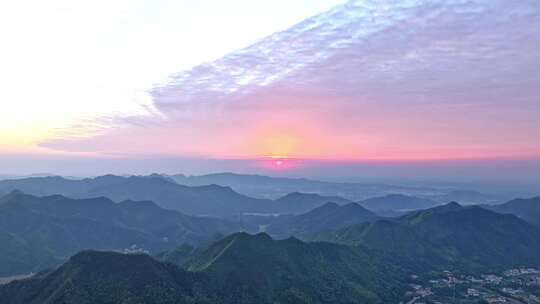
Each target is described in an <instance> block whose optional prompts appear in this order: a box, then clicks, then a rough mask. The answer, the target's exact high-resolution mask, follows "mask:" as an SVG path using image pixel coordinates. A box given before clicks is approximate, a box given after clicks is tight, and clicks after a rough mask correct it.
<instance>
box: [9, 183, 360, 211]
mask: <svg viewBox="0 0 540 304" xmlns="http://www.w3.org/2000/svg"><path fill="white" fill-rule="evenodd" d="M13 190H21V191H23V192H25V193H29V194H33V195H55V194H61V195H65V196H68V197H72V198H92V197H101V196H103V197H107V198H109V199H111V200H113V201H116V202H120V201H124V200H137V201H153V202H155V203H156V204H158V205H159V206H160V207H163V208H166V209H171V210H178V211H180V212H182V213H185V214H190V215H206V216H230V215H237V214H239V213H242V212H246V213H250V212H251V213H281V214H300V213H304V212H307V211H309V210H311V209H313V208H316V207H318V206H320V205H322V204H324V203H327V202H337V203H349V202H350V201H348V200H345V199H343V198H340V197H335V196H332V197H324V196H320V195H316V194H302V193H293V194H289V195H285V196H284V197H281V198H279V199H277V200H275V201H274V200H269V199H257V198H252V197H249V196H245V195H242V194H240V193H237V192H235V191H233V190H232V189H231V188H230V187H226V186H218V185H215V184H212V185H204V186H193V187H190V186H184V185H180V184H177V183H175V182H173V181H171V180H170V179H169V178H166V177H162V176H160V175H151V176H131V177H121V176H115V175H105V176H100V177H96V178H88V179H82V180H70V179H65V178H62V177H39V178H26V179H17V180H4V181H0V191H4V192H8V191H13Z"/></svg>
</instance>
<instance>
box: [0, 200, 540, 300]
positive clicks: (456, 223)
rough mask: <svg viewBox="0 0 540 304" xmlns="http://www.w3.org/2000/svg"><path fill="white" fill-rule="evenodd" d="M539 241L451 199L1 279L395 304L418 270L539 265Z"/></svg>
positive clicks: (6, 294)
mask: <svg viewBox="0 0 540 304" xmlns="http://www.w3.org/2000/svg"><path fill="white" fill-rule="evenodd" d="M345 207H346V206H337V205H326V206H323V207H321V208H320V210H319V211H321V210H323V209H335V208H345ZM358 207H359V206H358ZM355 208H356V207H355ZM539 239H540V228H539V227H536V226H534V225H531V224H528V223H527V222H525V221H523V220H522V219H520V218H518V217H516V216H514V215H508V214H499V213H496V212H493V211H490V210H487V209H483V208H481V207H478V206H471V207H463V206H461V205H459V204H457V203H449V204H446V205H443V206H438V207H435V208H430V209H426V210H421V211H416V212H412V213H409V214H407V215H405V216H402V217H399V218H397V219H378V220H374V221H372V222H364V223H362V224H354V225H352V226H348V227H345V228H339V229H336V230H331V231H325V232H321V233H318V234H316V235H314V236H313V237H312V240H311V241H310V242H305V241H300V240H298V239H296V238H288V239H284V240H278V241H276V240H273V239H272V238H271V237H270V236H268V235H267V234H264V233H260V234H257V235H249V234H247V233H234V234H232V235H229V236H227V237H225V238H223V239H220V240H218V241H216V242H214V243H212V244H211V245H209V246H205V247H204V248H200V249H193V248H192V247H189V246H185V247H184V248H183V249H182V250H178V249H176V250H174V252H175V254H176V255H177V257H176V258H171V257H172V256H173V254H160V255H158V256H156V258H151V257H150V256H147V255H141V254H127V255H126V254H120V253H111V252H96V251H83V252H81V253H78V254H76V255H74V256H73V257H72V258H71V259H69V260H68V261H67V262H66V263H65V264H64V265H62V266H61V267H59V268H57V269H56V270H51V271H46V272H42V273H39V274H37V275H35V276H33V277H31V278H28V279H23V280H19V281H14V282H11V283H9V284H7V285H4V286H0V298H2V299H6V298H7V299H12V302H10V303H13V304H19V303H24V304H34V303H36V304H37V303H40V304H41V303H45V304H51V303H66V304H69V303H93V304H101V303H217V304H220V303H227V304H228V303H246V304H247V303H328V304H329V303H392V302H394V303H395V302H399V301H400V300H401V299H403V297H404V295H405V292H406V290H407V288H408V286H409V284H410V281H409V278H410V277H411V276H413V275H416V274H418V275H421V276H427V277H429V275H430V274H432V273H436V272H440V273H442V272H443V271H444V270H448V269H449V270H452V271H453V272H456V273H465V274H473V275H474V274H478V273H479V272H480V271H488V270H489V271H491V270H495V269H497V270H500V269H507V268H508V267H530V266H532V265H538V263H539V262H540V243H539V242H538V240H539ZM182 255H184V258H178V257H181V256H182ZM158 259H160V260H163V261H158ZM171 262H172V263H171Z"/></svg>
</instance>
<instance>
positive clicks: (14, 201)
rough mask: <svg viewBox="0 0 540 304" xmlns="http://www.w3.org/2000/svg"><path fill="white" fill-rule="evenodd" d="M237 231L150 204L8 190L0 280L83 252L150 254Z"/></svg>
mask: <svg viewBox="0 0 540 304" xmlns="http://www.w3.org/2000/svg"><path fill="white" fill-rule="evenodd" d="M238 229H239V226H238V224H237V223H234V222H228V221H224V220H219V219H211V218H199V217H192V216H187V215H184V214H181V213H179V212H177V211H171V210H166V209H163V208H160V207H158V206H157V205H156V204H154V203H152V202H135V201H124V202H121V203H114V202H113V201H111V200H109V199H107V198H103V197H100V198H93V199H70V198H66V197H64V196H60V195H54V196H46V197H36V196H32V195H27V194H23V193H21V192H13V193H10V194H8V195H7V196H4V197H2V198H1V199H0V238H1V239H2V240H3V242H2V246H1V249H0V265H3V267H0V276H5V275H12V274H20V273H27V272H30V271H36V270H40V269H43V268H44V267H47V266H50V265H53V264H54V263H55V262H58V261H61V260H63V259H65V258H67V257H69V256H70V255H72V254H74V253H76V252H77V251H80V250H83V249H106V250H144V251H149V252H156V251H161V250H165V249H171V248H174V247H176V246H178V244H182V243H191V244H196V243H200V242H204V241H206V240H209V239H212V238H213V237H215V235H216V234H218V233H219V234H228V233H232V232H234V231H238Z"/></svg>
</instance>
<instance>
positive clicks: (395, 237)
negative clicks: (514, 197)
mask: <svg viewBox="0 0 540 304" xmlns="http://www.w3.org/2000/svg"><path fill="white" fill-rule="evenodd" d="M313 240H324V241H331V242H337V243H343V244H349V245H356V246H358V245H360V246H365V247H367V248H370V249H373V250H376V251H377V252H379V253H380V254H381V255H384V256H391V257H394V258H395V259H401V260H403V264H404V265H410V266H415V267H418V268H419V269H430V268H433V269H436V268H438V269H442V268H445V267H446V268H448V267H454V268H459V269H468V270H469V271H473V270H474V269H480V268H500V267H505V266H509V265H514V264H515V263H516V262H519V263H523V264H530V265H531V264H534V263H538V262H540V242H539V241H538V240H540V228H538V227H536V226H533V225H531V224H529V223H526V222H525V221H523V220H521V219H519V218H517V217H515V216H513V215H504V214H499V213H495V212H492V211H489V210H486V209H483V208H481V207H478V206H471V207H462V206H460V205H459V204H457V203H449V204H447V205H443V206H440V207H435V208H431V209H427V210H422V211H417V212H413V213H410V214H407V215H405V216H403V217H400V218H398V219H395V220H379V221H376V222H373V223H363V224H359V225H354V226H350V227H347V228H344V229H340V230H337V231H329V232H324V233H321V234H319V235H318V236H316V237H314V238H313Z"/></svg>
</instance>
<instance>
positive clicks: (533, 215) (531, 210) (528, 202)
mask: <svg viewBox="0 0 540 304" xmlns="http://www.w3.org/2000/svg"><path fill="white" fill-rule="evenodd" d="M483 207H484V208H488V209H490V210H493V211H496V212H499V213H508V214H513V215H515V216H518V217H520V218H522V219H524V220H526V221H528V222H530V223H532V224H535V225H540V196H539V197H533V198H528V199H515V200H511V201H509V202H507V203H504V204H501V205H492V206H483Z"/></svg>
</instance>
